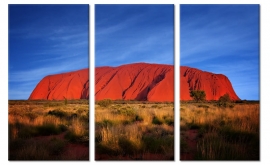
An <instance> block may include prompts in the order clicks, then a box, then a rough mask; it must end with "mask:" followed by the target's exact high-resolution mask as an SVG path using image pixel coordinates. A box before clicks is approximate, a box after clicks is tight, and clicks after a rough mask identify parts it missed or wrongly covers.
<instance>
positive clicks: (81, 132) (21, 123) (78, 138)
mask: <svg viewBox="0 0 270 165" xmlns="http://www.w3.org/2000/svg"><path fill="white" fill-rule="evenodd" d="M70 102H72V104H67V105H65V103H64V102H63V101H9V113H8V122H9V160H25V159H27V160H29V159H30V160H58V159H63V158H64V157H66V156H63V155H61V153H60V152H59V153H56V154H54V155H51V154H52V151H51V150H54V149H55V150H63V149H64V148H65V146H66V145H68V143H71V142H72V143H81V142H82V139H84V142H83V144H84V145H86V146H88V145H89V144H88V143H89V105H88V101H79V103H76V101H70ZM60 134H66V135H65V138H62V139H61V138H60V139H57V140H56V142H55V141H54V143H52V144H54V145H53V146H50V147H48V146H46V145H42V144H41V141H43V143H46V142H45V141H46V140H45V141H44V139H47V138H46V137H48V138H49V137H50V136H52V135H60ZM37 137H41V138H40V140H39V141H37V142H35V143H30V141H35V140H33V138H37ZM33 149H35V150H33ZM37 150H38V151H37ZM34 152H36V153H37V154H36V155H34V154H33V153H34ZM41 152H42V153H41ZM45 153H46V154H45ZM26 154H28V156H27V155H26ZM29 155H31V156H29ZM77 158H78V157H77ZM77 158H76V159H77ZM78 159H80V158H78ZM82 159H85V157H84V158H82Z"/></svg>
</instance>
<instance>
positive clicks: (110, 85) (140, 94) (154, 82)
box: [95, 63, 174, 102]
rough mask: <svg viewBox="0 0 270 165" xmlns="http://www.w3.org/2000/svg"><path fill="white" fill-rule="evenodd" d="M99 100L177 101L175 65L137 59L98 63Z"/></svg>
mask: <svg viewBox="0 0 270 165" xmlns="http://www.w3.org/2000/svg"><path fill="white" fill-rule="evenodd" d="M95 97H96V100H102V99H111V100H140V101H159V102H163V101H174V67H173V66H172V65H164V64H147V63H134V64H127V65H122V66H118V67H97V68H96V73H95Z"/></svg>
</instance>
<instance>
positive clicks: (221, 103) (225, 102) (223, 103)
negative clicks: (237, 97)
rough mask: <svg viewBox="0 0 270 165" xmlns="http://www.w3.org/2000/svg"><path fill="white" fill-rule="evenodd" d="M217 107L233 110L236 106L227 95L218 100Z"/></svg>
mask: <svg viewBox="0 0 270 165" xmlns="http://www.w3.org/2000/svg"><path fill="white" fill-rule="evenodd" d="M217 106H218V107H224V108H226V107H229V108H233V107H234V104H233V103H232V100H231V98H230V95H229V94H228V93H226V94H224V95H223V96H220V98H219V99H218V102H217Z"/></svg>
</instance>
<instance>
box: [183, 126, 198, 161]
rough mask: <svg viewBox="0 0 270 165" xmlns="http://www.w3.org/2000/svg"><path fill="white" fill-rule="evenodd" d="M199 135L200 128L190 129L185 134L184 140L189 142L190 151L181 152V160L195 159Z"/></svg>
mask: <svg viewBox="0 0 270 165" xmlns="http://www.w3.org/2000/svg"><path fill="white" fill-rule="evenodd" d="M197 136H198V130H194V129H192V130H188V131H186V132H185V134H184V135H183V137H185V138H184V140H185V141H186V143H187V148H188V152H181V154H180V160H194V158H195V153H196V152H197V140H198V139H197Z"/></svg>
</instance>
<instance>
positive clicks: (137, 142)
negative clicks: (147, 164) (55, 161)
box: [95, 103, 174, 160]
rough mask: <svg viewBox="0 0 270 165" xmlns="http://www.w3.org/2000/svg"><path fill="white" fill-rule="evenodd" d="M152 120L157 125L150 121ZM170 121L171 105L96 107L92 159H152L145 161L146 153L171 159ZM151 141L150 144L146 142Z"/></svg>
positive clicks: (171, 126)
mask: <svg viewBox="0 0 270 165" xmlns="http://www.w3.org/2000/svg"><path fill="white" fill-rule="evenodd" d="M153 118H157V119H158V120H159V121H160V122H161V123H158V124H157V123H155V122H153ZM173 119H174V111H173V104H150V103H149V104H140V103H136V104H128V103H127V104H117V103H114V104H112V105H110V106H108V107H100V106H99V105H96V106H95V129H96V130H95V141H96V159H102V160H110V159H114V160H120V159H129V160H135V159H140V160H143V159H155V158H149V157H147V158H146V155H149V154H163V157H162V158H163V159H165V160H166V159H173V155H174V153H173V151H174V144H173V141H174V140H173V139H174V138H173V132H174V131H173V129H174V127H173V121H174V120H173ZM168 121H170V122H168ZM151 140H152V142H153V144H150V143H148V141H151ZM165 140H167V142H165ZM147 143H148V144H147ZM104 155H105V156H104Z"/></svg>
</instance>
